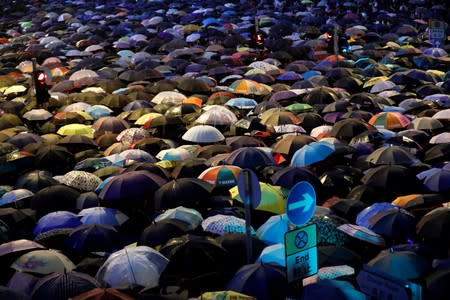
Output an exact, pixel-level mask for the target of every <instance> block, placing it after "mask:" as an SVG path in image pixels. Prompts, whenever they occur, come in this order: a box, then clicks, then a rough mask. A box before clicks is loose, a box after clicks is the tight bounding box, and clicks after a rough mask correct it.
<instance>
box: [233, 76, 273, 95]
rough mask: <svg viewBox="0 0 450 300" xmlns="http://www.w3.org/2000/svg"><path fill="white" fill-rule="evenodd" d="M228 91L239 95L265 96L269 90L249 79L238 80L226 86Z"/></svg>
mask: <svg viewBox="0 0 450 300" xmlns="http://www.w3.org/2000/svg"><path fill="white" fill-rule="evenodd" d="M228 91H230V92H231V93H235V94H241V95H267V94H269V93H270V89H269V88H268V87H267V86H265V85H263V84H261V83H258V82H256V81H253V80H249V79H239V80H236V81H235V82H233V83H232V84H230V85H229V86H228Z"/></svg>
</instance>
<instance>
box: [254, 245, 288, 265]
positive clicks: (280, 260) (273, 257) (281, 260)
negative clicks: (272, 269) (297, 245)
mask: <svg viewBox="0 0 450 300" xmlns="http://www.w3.org/2000/svg"><path fill="white" fill-rule="evenodd" d="M256 261H257V262H262V263H266V264H267V263H272V264H277V265H279V266H281V267H286V253H285V247H284V243H279V244H274V245H270V246H267V247H266V248H264V250H263V251H262V252H261V254H260V255H259V257H258V259H257V260H256Z"/></svg>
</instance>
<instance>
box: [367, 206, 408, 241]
mask: <svg viewBox="0 0 450 300" xmlns="http://www.w3.org/2000/svg"><path fill="white" fill-rule="evenodd" d="M415 226H416V218H415V216H414V215H413V214H411V213H409V212H408V211H407V210H405V209H403V208H399V207H394V208H389V209H387V210H385V211H383V212H380V213H377V214H375V215H373V216H372V217H371V218H370V219H369V229H371V230H373V231H374V232H376V233H378V234H380V235H382V236H384V237H386V238H389V239H391V240H394V241H407V240H408V239H411V238H412V237H413V236H414V232H415V230H414V229H415Z"/></svg>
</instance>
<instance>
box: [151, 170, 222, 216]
mask: <svg viewBox="0 0 450 300" xmlns="http://www.w3.org/2000/svg"><path fill="white" fill-rule="evenodd" d="M212 189H213V185H211V184H210V183H208V182H206V181H203V180H201V179H197V178H179V179H175V180H172V181H169V182H168V183H166V184H164V185H162V186H161V187H160V188H159V189H158V190H157V191H156V192H155V195H154V205H155V209H156V211H159V210H161V209H167V208H175V207H177V206H185V207H190V208H194V209H199V210H200V211H201V212H204V211H206V209H207V208H208V207H209V206H210V197H211V192H212ZM186 195H189V197H187V196H186Z"/></svg>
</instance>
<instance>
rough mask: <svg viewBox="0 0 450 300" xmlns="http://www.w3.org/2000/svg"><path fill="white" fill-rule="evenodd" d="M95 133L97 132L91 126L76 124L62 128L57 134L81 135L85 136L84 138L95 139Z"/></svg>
mask: <svg viewBox="0 0 450 300" xmlns="http://www.w3.org/2000/svg"><path fill="white" fill-rule="evenodd" d="M94 132H95V130H94V129H92V128H91V126H89V125H84V124H78V123H74V124H69V125H64V126H62V127H61V128H60V129H59V130H58V132H57V133H58V134H60V135H74V134H79V135H84V136H87V137H90V138H93V137H94Z"/></svg>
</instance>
